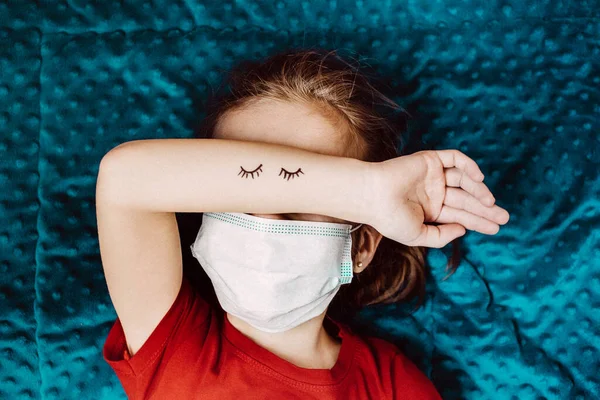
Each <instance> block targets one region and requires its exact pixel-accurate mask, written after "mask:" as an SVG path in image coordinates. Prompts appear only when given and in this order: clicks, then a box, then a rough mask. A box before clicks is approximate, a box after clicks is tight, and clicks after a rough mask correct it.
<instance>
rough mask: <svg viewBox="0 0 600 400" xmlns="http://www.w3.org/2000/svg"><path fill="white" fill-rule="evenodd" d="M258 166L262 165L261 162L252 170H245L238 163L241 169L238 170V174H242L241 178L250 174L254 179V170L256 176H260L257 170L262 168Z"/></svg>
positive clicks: (259, 170)
mask: <svg viewBox="0 0 600 400" xmlns="http://www.w3.org/2000/svg"><path fill="white" fill-rule="evenodd" d="M260 167H262V164H260V165H259V166H258V167H257V168H256V169H255V170H254V171H246V170H245V169H244V167H242V166H241V165H240V168H241V169H242V170H241V171H240V173H239V174H242V178H246V177H248V175H251V176H252V179H254V173H255V172H256V176H260V174H259V172H262V170H261V169H260ZM242 172H243V173H242ZM239 174H238V175H239Z"/></svg>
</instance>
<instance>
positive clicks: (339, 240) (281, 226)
mask: <svg viewBox="0 0 600 400" xmlns="http://www.w3.org/2000/svg"><path fill="white" fill-rule="evenodd" d="M361 225H363V224H360V225H358V226H357V227H356V228H354V229H352V230H350V228H351V227H352V226H351V225H348V224H339V223H331V222H315V221H293V220H277V219H269V218H260V217H256V216H254V215H248V214H245V213H234V212H227V213H204V214H203V215H202V225H201V226H200V230H199V231H198V235H197V237H196V240H195V242H194V244H192V245H191V246H190V248H191V250H192V254H193V255H194V257H195V258H196V259H197V260H198V261H199V262H200V265H201V266H202V268H204V270H205V271H206V273H207V275H208V277H209V278H210V280H211V281H212V284H213V286H214V288H215V293H216V295H217V298H218V300H219V303H220V304H221V307H223V309H224V310H225V311H227V312H228V313H230V314H232V315H234V316H236V317H238V318H240V319H242V320H244V321H246V322H247V323H248V324H250V325H252V326H254V327H255V328H256V329H259V330H261V331H264V332H283V331H286V330H289V329H292V328H294V327H296V326H298V325H300V324H302V323H303V322H306V321H308V320H309V319H311V318H314V317H316V316H317V315H319V314H321V313H322V312H323V311H325V309H326V308H327V306H329V303H330V302H331V301H332V300H333V297H334V296H335V294H336V293H337V292H338V290H339V289H340V286H341V285H342V284H348V283H350V282H351V281H352V275H353V269H352V268H353V265H352V258H351V254H350V253H351V249H352V236H351V235H350V233H351V232H353V231H355V230H356V229H358V228H360V226H361Z"/></svg>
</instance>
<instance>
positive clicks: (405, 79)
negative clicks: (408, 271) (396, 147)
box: [0, 0, 600, 400]
mask: <svg viewBox="0 0 600 400" xmlns="http://www.w3.org/2000/svg"><path fill="white" fill-rule="evenodd" d="M291 47H325V48H329V49H333V48H336V49H340V51H342V52H343V51H347V52H348V54H352V55H354V56H355V57H357V56H356V54H360V58H359V59H360V60H362V62H363V63H368V64H370V65H371V66H373V67H374V68H376V69H377V70H378V71H379V74H380V75H381V76H383V77H385V80H386V82H388V84H389V88H390V93H389V94H390V95H391V96H392V97H393V98H394V99H395V100H396V101H398V102H399V103H400V104H401V105H403V106H404V107H405V108H407V109H408V110H409V111H410V113H411V115H412V116H413V119H412V120H411V121H410V122H409V124H410V130H411V132H413V133H415V134H418V135H414V136H415V137H419V138H420V139H419V142H413V143H414V144H413V145H414V146H415V147H414V148H415V149H417V148H419V147H421V148H437V149H442V148H455V149H459V150H461V151H463V152H465V153H466V154H468V155H469V156H470V157H472V158H473V159H475V160H476V161H477V162H478V164H479V165H480V166H481V169H482V171H483V172H484V174H485V175H486V183H487V185H488V186H489V187H490V189H491V190H492V192H493V193H494V195H495V197H496V199H497V203H498V204H499V205H500V206H501V207H503V208H505V209H507V210H508V211H509V213H510V214H511V219H510V221H509V223H508V224H507V225H505V226H503V227H501V229H500V232H499V233H498V234H497V235H494V236H488V235H483V234H479V233H476V232H469V233H467V235H466V236H465V237H464V239H463V243H464V245H463V246H462V247H463V249H462V252H463V258H462V260H461V264H460V266H459V268H458V271H457V272H456V273H455V274H454V275H452V276H451V277H449V278H448V279H444V278H445V276H446V271H445V265H446V262H447V261H448V258H449V256H450V249H449V248H444V249H431V251H430V253H429V256H428V261H429V263H430V264H431V276H430V277H429V281H428V284H427V301H426V302H425V304H424V306H423V308H421V309H420V310H419V311H417V312H416V313H415V314H413V315H412V316H407V315H406V314H407V312H406V311H407V309H408V306H407V305H402V304H400V305H389V306H374V307H370V308H367V309H365V310H363V312H361V314H360V315H359V316H358V317H357V319H356V324H357V326H362V327H363V329H364V332H366V333H369V334H372V335H375V336H379V337H382V338H385V339H388V340H390V341H392V342H394V343H396V344H397V345H398V346H399V347H400V348H401V349H402V350H403V352H404V353H405V354H406V355H407V356H408V357H409V358H411V359H412V360H413V361H414V362H415V364H417V366H419V368H421V370H422V371H423V372H424V373H425V374H427V376H429V377H430V379H431V380H432V381H433V383H434V384H435V386H436V387H437V389H438V391H439V392H440V393H441V394H442V396H443V398H444V399H519V400H527V399H532V400H542V399H598V398H600V372H599V371H600V245H599V244H600V240H599V238H600V229H599V226H600V224H599V221H600V213H599V210H600V200H599V199H600V193H599V192H600V179H599V168H598V164H599V161H600V154H599V150H598V149H599V147H600V136H599V134H598V130H599V129H600V123H599V122H598V120H599V117H600V2H599V1H596V0H588V1H583V0H582V1H569V0H562V1H560V0H536V1H520V0H505V1H496V0H485V1H475V0H471V1H467V0H446V1H441V0H431V1H418V0H406V1H389V0H381V1H375V0H371V1H360V0H359V1H352V2H344V1H334V0H332V1H310V2H309V1H289V2H284V1H255V2H253V1H231V0H225V1H218V2H216V1H215V2H202V1H198V0H186V1H182V0H171V1H166V0H154V1H126V2H125V1H104V2H89V1H81V0H78V1H74V0H71V1H46V2H29V1H8V2H6V1H4V2H0V184H1V186H0V188H1V189H2V190H1V191H0V215H2V228H0V300H1V301H0V307H1V310H0V314H1V315H2V317H1V319H0V333H1V335H0V349H1V357H0V398H1V399H124V398H125V395H124V392H123V390H122V388H121V386H120V383H119V381H118V380H117V378H116V376H115V375H114V373H113V371H112V370H111V369H110V367H109V366H108V365H107V364H105V362H104V361H103V359H102V353H101V349H102V345H103V343H104V341H105V339H106V336H107V335H108V331H109V329H110V327H111V326H112V324H113V323H114V320H115V319H116V314H115V311H114V309H113V307H112V304H111V302H110V298H109V295H108V290H107V287H106V283H105V280H104V276H103V271H102V267H101V264H100V255H99V248H98V240H97V231H96V220H95V203H94V195H95V184H96V174H97V171H98V165H99V162H100V160H101V158H102V157H103V155H104V154H106V153H107V152H108V151H109V150H110V149H112V148H113V147H115V146H116V145H118V144H120V143H122V142H125V141H130V140H137V139H145V138H171V137H178V138H188V137H192V136H193V131H194V128H195V127H196V126H197V124H198V121H200V120H201V118H202V116H203V106H204V105H205V104H206V103H205V102H206V99H207V97H208V96H209V95H210V93H211V91H212V90H213V89H214V88H215V87H216V85H218V84H219V82H220V79H221V77H222V75H223V73H224V72H225V71H227V70H228V69H229V68H230V67H231V66H233V65H234V64H235V63H237V62H238V61H240V60H242V59H246V58H256V57H264V56H267V55H270V54H272V53H274V52H277V51H279V50H284V49H288V48H291ZM341 54H343V53H341ZM178 218H181V219H180V220H179V222H180V224H181V221H183V220H184V216H183V215H178ZM194 221H195V222H197V221H198V219H197V218H196V219H195V220H194ZM189 224H190V226H193V223H192V222H190V223H189ZM181 226H182V227H185V226H186V225H185V224H182V225H181ZM194 233H195V232H194V231H193V229H192V228H190V229H189V232H187V233H186V234H185V236H182V241H183V244H182V248H183V249H187V248H188V247H189V244H190V243H191V242H192V241H193V236H192V235H193V234H194ZM184 262H185V263H192V262H193V260H192V258H191V256H190V255H188V254H184ZM184 265H185V264H184Z"/></svg>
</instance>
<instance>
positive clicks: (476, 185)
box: [444, 168, 496, 207]
mask: <svg viewBox="0 0 600 400" xmlns="http://www.w3.org/2000/svg"><path fill="white" fill-rule="evenodd" d="M444 174H445V175H446V185H448V186H452V187H460V188H463V189H464V190H466V191H467V193H469V194H471V195H473V196H475V197H476V198H478V199H479V201H480V202H482V203H484V204H486V205H487V206H488V207H491V206H492V205H494V202H495V201H496V198H495V197H494V195H493V194H492V192H490V189H488V187H487V186H486V184H485V183H483V182H475V181H473V180H472V179H471V178H470V177H469V175H467V174H466V173H465V172H464V171H462V170H460V169H458V168H449V169H446V170H444Z"/></svg>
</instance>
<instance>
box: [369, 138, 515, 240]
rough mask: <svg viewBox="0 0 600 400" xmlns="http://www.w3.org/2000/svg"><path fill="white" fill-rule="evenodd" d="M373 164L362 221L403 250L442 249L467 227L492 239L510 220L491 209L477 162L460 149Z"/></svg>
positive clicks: (490, 197) (502, 212)
mask: <svg viewBox="0 0 600 400" xmlns="http://www.w3.org/2000/svg"><path fill="white" fill-rule="evenodd" d="M371 166H372V167H373V169H372V173H371V177H372V184H373V188H372V191H371V193H373V197H371V198H370V199H369V202H370V205H371V207H372V208H371V209H370V210H369V211H368V213H367V214H368V215H369V219H370V220H369V221H367V222H366V223H367V224H369V225H371V226H373V227H374V228H375V229H376V230H377V231H378V232H379V233H381V234H382V235H383V236H385V237H388V238H390V239H392V240H395V241H397V242H400V243H402V244H405V245H407V246H426V247H435V248H441V247H444V246H445V245H446V244H448V243H450V242H451V241H452V240H454V239H456V238H457V237H460V236H462V235H464V234H465V233H466V229H471V230H475V231H478V232H480V233H485V234H489V235H495V234H496V233H498V231H499V229H500V227H499V225H504V224H506V223H507V222H508V220H509V218H510V215H509V214H508V212H507V211H506V210H505V209H503V208H501V207H498V206H497V205H494V202H495V198H494V196H493V195H492V193H491V192H490V190H489V189H488V188H487V186H486V185H485V184H484V183H483V178H484V177H483V174H482V173H481V170H480V169H479V166H478V165H477V163H476V162H475V161H473V160H472V159H471V158H469V157H467V156H466V155H465V154H463V153H461V152H460V151H458V150H426V151H419V152H417V153H414V154H410V155H407V156H401V157H396V158H393V159H390V160H386V161H382V162H376V163H371ZM424 222H435V223H439V224H441V225H437V226H436V225H426V224H424Z"/></svg>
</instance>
